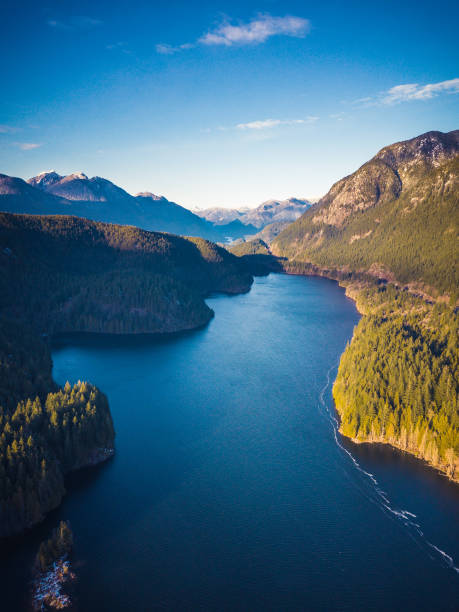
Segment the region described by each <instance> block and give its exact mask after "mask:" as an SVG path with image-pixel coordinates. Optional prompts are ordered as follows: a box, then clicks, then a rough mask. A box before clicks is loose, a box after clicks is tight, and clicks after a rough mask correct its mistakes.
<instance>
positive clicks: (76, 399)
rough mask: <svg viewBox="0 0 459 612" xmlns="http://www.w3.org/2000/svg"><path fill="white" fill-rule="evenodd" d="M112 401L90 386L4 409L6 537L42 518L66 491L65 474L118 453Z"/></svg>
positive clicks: (0, 471)
mask: <svg viewBox="0 0 459 612" xmlns="http://www.w3.org/2000/svg"><path fill="white" fill-rule="evenodd" d="M114 436H115V434H114V429H113V422H112V418H111V414H110V410H109V407H108V402H107V398H106V397H105V395H104V394H103V393H101V392H100V391H99V390H98V389H97V388H96V387H94V386H93V385H90V384H89V383H84V382H78V383H77V384H75V385H74V386H73V387H72V386H71V385H70V384H69V383H66V385H65V387H64V388H63V389H62V390H59V391H57V392H56V393H49V394H48V395H47V397H46V400H45V401H44V402H42V401H41V400H40V399H39V398H38V397H36V398H35V399H34V400H31V399H27V400H24V401H20V402H18V404H17V406H16V408H15V409H14V410H7V409H5V408H0V536H6V535H11V534H13V533H17V532H19V531H21V530H22V529H24V528H25V527H29V526H31V525H33V524H34V523H37V522H38V521H40V520H42V518H43V516H44V514H45V513H46V512H48V511H49V510H51V509H52V508H54V507H56V506H57V505H58V504H59V503H60V501H61V499H62V496H63V495H64V493H65V489H64V474H65V473H66V472H68V471H70V470H73V469H76V468H79V467H82V466H83V465H90V464H92V463H96V462H98V461H99V460H101V459H105V458H106V457H107V455H109V454H111V452H112V451H113V443H114Z"/></svg>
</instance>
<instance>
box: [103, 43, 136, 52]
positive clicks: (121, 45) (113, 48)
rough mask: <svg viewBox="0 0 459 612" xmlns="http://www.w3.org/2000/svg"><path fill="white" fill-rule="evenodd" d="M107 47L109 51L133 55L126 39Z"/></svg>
mask: <svg viewBox="0 0 459 612" xmlns="http://www.w3.org/2000/svg"><path fill="white" fill-rule="evenodd" d="M105 48H106V49H107V51H119V52H120V53H124V54H125V55H132V51H131V50H130V49H128V47H127V44H126V43H125V42H124V41H119V42H116V43H111V44H109V45H105Z"/></svg>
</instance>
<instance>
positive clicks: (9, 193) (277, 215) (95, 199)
mask: <svg viewBox="0 0 459 612" xmlns="http://www.w3.org/2000/svg"><path fill="white" fill-rule="evenodd" d="M309 206H310V203H309V202H308V201H307V200H297V199H295V198H290V199H288V200H285V201H279V200H270V201H268V202H264V203H263V204H261V205H260V206H258V207H257V208H254V209H245V210H243V211H240V210H232V209H231V210H230V209H219V208H215V209H208V210H206V211H199V212H197V213H195V212H192V211H191V210H189V209H187V208H184V207H183V206H180V205H179V204H176V203H175V202H171V201H169V200H168V199H167V198H165V197H163V196H158V195H155V194H154V193H151V192H141V193H138V194H136V195H134V196H133V195H130V194H129V193H127V192H126V191H125V190H124V189H122V188H121V187H118V186H117V185H115V184H114V183H112V182H111V181H109V180H107V179H104V178H101V177H98V176H95V177H92V178H89V177H88V176H86V174H84V173H83V172H78V173H74V174H69V175H66V176H61V175H60V174H58V173H57V172H55V171H54V170H51V171H49V172H42V173H41V174H38V175H37V176H34V177H32V178H31V179H29V180H28V181H27V182H26V181H24V180H22V179H20V178H15V177H9V176H7V175H3V174H0V210H3V211H5V212H13V213H21V214H52V215H54V214H69V215H75V216H77V217H85V218H87V219H92V220H94V221H103V222H107V223H118V224H122V225H135V226H137V227H141V228H143V229H147V230H152V231H162V232H169V233H172V234H179V235H187V236H200V237H202V238H206V239H209V240H213V241H216V242H225V241H228V240H235V239H238V238H243V237H245V236H250V235H254V234H256V233H257V231H260V230H261V229H263V228H265V227H266V226H267V225H269V224H271V223H273V222H276V223H277V224H278V225H279V224H280V226H279V228H283V227H285V225H286V224H287V223H290V222H292V221H294V220H295V219H297V218H298V217H299V216H300V215H301V214H302V213H303V212H304V211H305V210H307V208H308V207H309Z"/></svg>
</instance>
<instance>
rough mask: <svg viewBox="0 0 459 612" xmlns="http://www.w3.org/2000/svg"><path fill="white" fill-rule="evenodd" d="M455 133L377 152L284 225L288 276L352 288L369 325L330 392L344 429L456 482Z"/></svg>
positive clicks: (281, 241) (458, 211) (278, 244)
mask: <svg viewBox="0 0 459 612" xmlns="http://www.w3.org/2000/svg"><path fill="white" fill-rule="evenodd" d="M458 150H459V132H458V131H455V132H450V133H448V134H442V133H441V132H429V133H427V134H423V135H422V136H419V137H417V138H414V139H412V140H410V141H405V142H401V143H396V144H394V145H390V146H389V147H385V148H384V149H382V150H381V151H380V152H379V153H378V154H377V155H376V156H375V157H374V158H373V159H372V160H370V161H369V162H367V163H366V164H364V165H363V166H362V167H361V168H360V169H359V170H357V171H356V172H355V173H353V174H352V175H350V176H348V177H345V178H344V179H342V180H341V181H338V183H336V184H335V185H334V186H333V187H332V188H331V190H330V191H329V193H328V194H327V195H326V196H324V198H322V200H321V201H320V202H319V203H318V205H317V206H314V207H312V208H311V209H309V210H308V211H307V212H306V213H305V214H304V215H303V216H302V217H301V218H300V219H299V220H298V221H296V222H295V223H293V224H291V225H290V226H289V227H288V228H287V229H285V230H284V231H283V232H282V233H281V234H280V235H279V236H278V238H277V239H276V240H275V241H274V243H273V245H272V247H271V248H272V251H273V252H274V253H275V254H277V255H279V256H282V257H284V258H288V260H283V262H282V265H283V268H284V270H285V271H286V272H289V273H297V274H298V273H299V274H319V275H323V276H328V277H331V278H334V279H337V280H338V281H340V282H341V283H342V284H344V285H345V286H347V290H348V293H349V294H350V295H351V296H352V297H353V298H354V299H356V301H357V305H358V307H359V309H360V311H361V312H362V313H363V314H364V317H363V318H362V320H361V321H360V323H359V325H358V326H357V328H356V330H355V333H354V337H353V339H352V342H351V343H350V345H349V346H348V347H347V349H346V351H345V353H344V355H343V357H342V359H341V363H340V367H339V372H338V377H337V380H336V382H335V385H334V389H333V393H334V398H335V403H336V408H337V410H338V413H339V414H340V417H341V431H342V433H343V434H344V435H346V436H349V437H351V438H353V439H354V440H356V441H360V442H362V441H366V442H375V441H376V442H386V443H389V444H392V445H393V446H396V447H398V448H400V449H403V450H405V451H408V452H410V453H413V454H415V455H417V456H419V457H421V458H422V459H424V460H426V461H428V462H429V463H430V464H432V465H433V466H435V467H436V468H438V469H440V470H441V471H443V472H444V473H446V474H447V475H448V476H449V477H451V478H453V479H456V480H458V479H459V414H458V404H457V394H458V389H459V378H458V355H457V346H458V313H457V308H456V304H457V300H458V297H459V272H458V268H457V261H458V259H459V252H458V233H459V200H458V187H459V156H458Z"/></svg>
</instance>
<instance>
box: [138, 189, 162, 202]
mask: <svg viewBox="0 0 459 612" xmlns="http://www.w3.org/2000/svg"><path fill="white" fill-rule="evenodd" d="M134 197H136V198H150V199H151V200H156V201H168V200H167V198H165V197H164V196H161V195H156V194H155V193H151V191H140V192H139V193H136V194H135V196H134Z"/></svg>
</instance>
